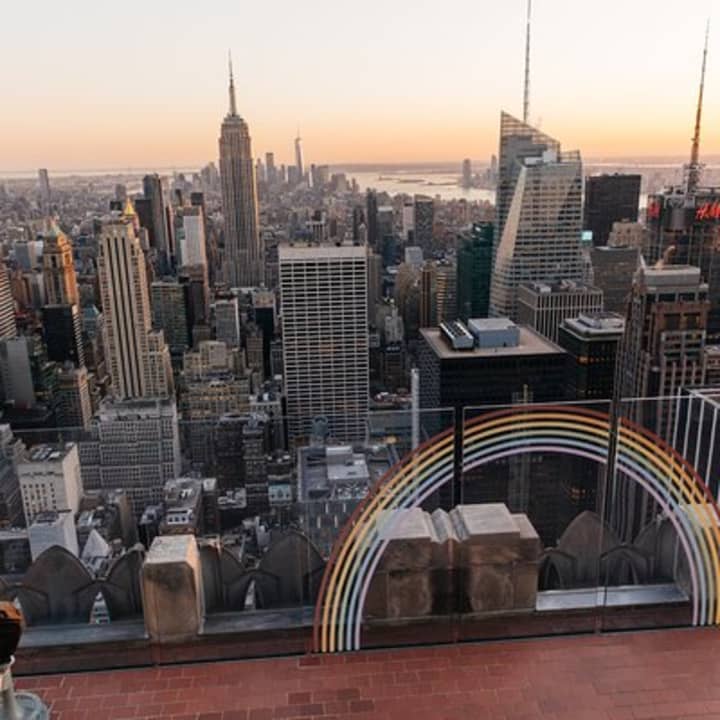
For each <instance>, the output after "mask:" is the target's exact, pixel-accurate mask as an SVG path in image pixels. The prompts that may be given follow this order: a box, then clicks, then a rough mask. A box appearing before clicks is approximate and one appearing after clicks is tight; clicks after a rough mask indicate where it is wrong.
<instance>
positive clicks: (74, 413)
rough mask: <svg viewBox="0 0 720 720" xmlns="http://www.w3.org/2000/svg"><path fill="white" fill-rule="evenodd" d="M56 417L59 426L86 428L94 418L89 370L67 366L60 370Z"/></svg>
mask: <svg viewBox="0 0 720 720" xmlns="http://www.w3.org/2000/svg"><path fill="white" fill-rule="evenodd" d="M55 400H56V406H55V418H56V420H57V425H58V427H63V428H82V429H86V428H87V427H89V425H90V420H91V419H92V412H93V408H92V400H91V398H90V387H89V385H88V371H87V369H86V368H84V367H77V368H76V367H73V366H72V365H70V366H65V367H63V368H62V369H61V370H60V371H58V374H57V379H56V386H55Z"/></svg>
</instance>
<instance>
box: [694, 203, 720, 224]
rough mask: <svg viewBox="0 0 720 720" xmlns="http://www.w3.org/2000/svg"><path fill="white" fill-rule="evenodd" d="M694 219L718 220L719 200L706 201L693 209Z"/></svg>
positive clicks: (719, 217)
mask: <svg viewBox="0 0 720 720" xmlns="http://www.w3.org/2000/svg"><path fill="white" fill-rule="evenodd" d="M695 219H696V220H720V200H716V201H715V202H706V203H703V204H702V205H700V207H699V208H698V209H697V210H696V211H695Z"/></svg>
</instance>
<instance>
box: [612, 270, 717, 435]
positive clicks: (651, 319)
mask: <svg viewBox="0 0 720 720" xmlns="http://www.w3.org/2000/svg"><path fill="white" fill-rule="evenodd" d="M709 309H710V303H709V301H708V286H707V284H705V283H703V282H702V278H701V275H700V270H699V268H695V267H689V266H686V265H667V266H665V265H663V264H662V263H661V264H659V265H658V266H656V267H653V268H648V267H641V268H640V270H639V271H638V274H637V276H636V279H635V283H634V286H633V290H632V297H631V301H630V306H629V313H628V321H627V326H626V331H625V338H624V341H623V342H624V351H623V353H622V355H621V358H622V368H621V376H620V377H621V388H620V389H621V391H622V394H623V397H628V398H664V400H662V401H657V402H655V401H652V402H646V403H643V402H636V403H630V404H628V410H629V412H630V413H631V415H632V417H633V419H634V420H637V421H638V422H640V423H642V424H644V425H645V427H647V428H648V429H650V430H653V431H654V432H656V433H657V434H658V435H660V436H661V437H663V438H665V439H666V440H668V441H670V442H672V431H673V421H674V417H675V415H674V409H675V408H676V403H675V401H674V400H671V399H670V398H674V396H675V395H676V394H677V393H678V392H679V391H680V389H681V388H685V387H692V386H699V385H702V384H703V383H704V381H705V374H704V362H703V358H704V353H705V345H706V335H707V333H706V330H705V328H706V326H707V319H708V312H709Z"/></svg>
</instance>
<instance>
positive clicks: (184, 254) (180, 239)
mask: <svg viewBox="0 0 720 720" xmlns="http://www.w3.org/2000/svg"><path fill="white" fill-rule="evenodd" d="M175 217H176V232H175V240H176V243H175V244H176V246H177V257H176V263H177V266H178V267H184V266H195V265H203V266H204V267H205V268H207V250H206V247H205V217H204V212H203V208H202V206H197V205H191V206H190V207H181V208H178V209H177V210H176V216H175Z"/></svg>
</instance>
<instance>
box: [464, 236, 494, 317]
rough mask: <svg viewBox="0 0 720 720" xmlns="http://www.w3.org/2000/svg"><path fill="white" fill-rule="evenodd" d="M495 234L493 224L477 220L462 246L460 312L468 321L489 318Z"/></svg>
mask: <svg viewBox="0 0 720 720" xmlns="http://www.w3.org/2000/svg"><path fill="white" fill-rule="evenodd" d="M493 235H494V226H493V224H492V223H488V222H484V223H476V224H475V225H473V227H472V230H471V231H470V234H469V236H468V237H465V238H463V239H462V243H461V244H460V247H459V248H458V253H457V298H458V314H459V315H460V317H461V318H462V319H463V320H465V321H467V320H470V319H471V318H484V317H487V316H488V313H489V310H490V275H491V273H492V248H493Z"/></svg>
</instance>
